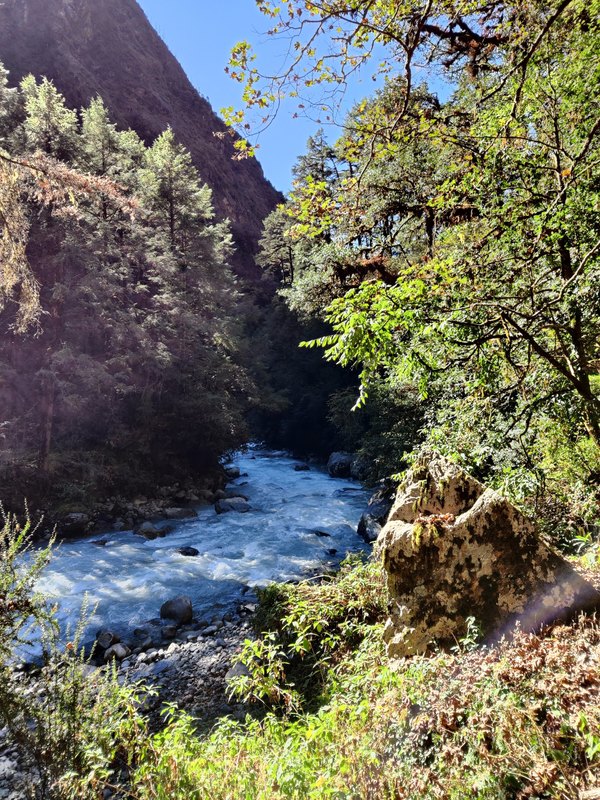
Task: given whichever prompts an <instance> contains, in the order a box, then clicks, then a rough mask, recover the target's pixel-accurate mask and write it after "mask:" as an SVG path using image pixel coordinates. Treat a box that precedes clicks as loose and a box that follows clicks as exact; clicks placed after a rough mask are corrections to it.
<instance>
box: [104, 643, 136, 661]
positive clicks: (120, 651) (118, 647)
mask: <svg viewBox="0 0 600 800" xmlns="http://www.w3.org/2000/svg"><path fill="white" fill-rule="evenodd" d="M129 655H131V650H130V649H129V648H128V647H127V645H126V644H113V645H112V647H109V648H108V650H107V651H106V652H105V653H104V660H105V661H110V660H111V659H113V658H114V659H116V660H117V661H123V659H124V658H127V656H129Z"/></svg>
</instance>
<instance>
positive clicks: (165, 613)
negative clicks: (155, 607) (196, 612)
mask: <svg viewBox="0 0 600 800" xmlns="http://www.w3.org/2000/svg"><path fill="white" fill-rule="evenodd" d="M160 616H161V617H162V619H172V620H174V621H175V622H176V623H177V624H178V625H183V624H184V623H186V622H191V620H192V616H193V611H192V601H191V600H190V598H189V597H186V596H185V595H180V596H179V597H174V598H173V599H172V600H167V602H166V603H163V604H162V606H161V607H160Z"/></svg>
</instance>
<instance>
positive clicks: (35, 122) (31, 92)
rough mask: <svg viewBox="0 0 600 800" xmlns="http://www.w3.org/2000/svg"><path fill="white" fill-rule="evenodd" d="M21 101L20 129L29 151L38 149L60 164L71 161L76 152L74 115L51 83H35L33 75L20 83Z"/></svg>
mask: <svg viewBox="0 0 600 800" xmlns="http://www.w3.org/2000/svg"><path fill="white" fill-rule="evenodd" d="M21 92H22V94H23V97H24V100H25V115H26V116H25V122H24V129H25V134H26V137H27V144H28V146H29V148H30V149H31V150H41V151H42V152H43V153H46V154H47V155H49V156H53V157H54V158H57V159H59V160H61V161H67V162H69V161H71V159H72V158H73V157H74V156H75V154H76V150H77V114H76V112H75V111H72V110H71V109H69V108H67V106H66V104H65V99H64V97H63V96H62V94H61V93H60V92H59V91H58V90H57V89H56V87H55V86H54V84H53V83H52V81H49V80H48V79H47V78H43V79H42V81H41V82H40V83H39V84H38V83H37V82H36V80H35V78H34V77H33V75H28V76H27V77H26V78H24V79H23V81H22V82H21Z"/></svg>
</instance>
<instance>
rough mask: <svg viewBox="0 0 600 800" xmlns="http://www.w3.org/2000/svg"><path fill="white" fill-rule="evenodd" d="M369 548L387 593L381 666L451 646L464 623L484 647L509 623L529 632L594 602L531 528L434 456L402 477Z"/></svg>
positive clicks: (592, 593)
mask: <svg viewBox="0 0 600 800" xmlns="http://www.w3.org/2000/svg"><path fill="white" fill-rule="evenodd" d="M376 547H377V550H378V551H379V553H380V554H381V557H382V560H383V564H384V567H385V569H386V572H387V580H388V588H389V592H390V618H389V619H388V622H387V625H386V628H385V632H384V637H385V640H386V643H387V649H388V655H389V656H390V657H395V658H397V657H403V656H409V655H413V654H416V653H422V652H424V651H426V650H427V648H428V647H429V646H430V645H431V644H432V643H433V642H437V643H438V644H441V645H447V644H452V643H455V642H456V641H457V640H458V639H460V638H461V637H462V636H464V635H465V633H466V631H467V626H468V623H467V620H468V619H469V618H473V617H474V618H475V619H476V621H477V623H478V625H479V626H480V628H481V630H482V632H483V634H484V635H485V636H486V638H487V639H488V640H493V639H495V638H500V637H501V636H502V635H504V634H505V633H507V632H508V631H509V630H510V629H511V628H512V627H514V625H515V624H516V623H518V624H519V625H520V627H521V628H522V629H523V630H534V629H537V628H539V627H541V626H542V625H543V624H545V623H549V622H553V621H556V620H563V619H566V618H569V617H572V616H573V615H575V614H576V613H577V612H578V611H581V610H584V609H591V608H595V607H598V608H600V594H599V593H598V592H597V591H596V590H595V589H594V588H593V587H592V586H591V585H590V584H589V583H587V582H586V581H585V580H584V579H583V578H582V577H581V576H580V575H579V574H578V573H577V572H576V571H575V570H574V569H573V567H572V566H571V565H570V564H569V563H568V562H567V561H566V560H565V559H564V558H562V557H561V556H560V555H558V554H557V553H556V552H555V551H554V550H553V549H552V548H551V547H550V546H549V545H548V544H547V543H546V542H544V541H543V539H542V538H541V537H540V536H539V535H538V534H537V532H536V529H535V525H534V524H533V522H531V520H529V519H528V518H527V517H525V516H524V515H523V514H522V513H521V512H520V511H519V510H518V509H517V508H515V506H513V505H512V504H511V503H510V502H509V501H508V500H507V499H506V498H504V497H502V495H500V494H498V493H497V492H495V491H493V490H491V489H487V488H486V487H485V486H483V485H482V484H481V483H479V481H477V480H475V478H473V477H471V476H470V475H468V474H467V473H466V472H464V471H463V470H462V469H461V468H460V467H458V466H457V465H456V464H453V463H452V462H450V461H448V460H447V459H445V458H443V457H442V456H439V455H431V454H430V455H429V456H427V457H423V458H422V460H421V461H420V462H419V463H417V464H416V465H415V467H414V468H413V469H412V470H410V471H409V473H408V474H407V476H406V479H405V481H404V483H403V484H402V485H401V486H400V488H399V490H398V493H397V495H396V500H395V503H394V505H393V507H392V510H391V512H390V515H389V517H388V522H387V524H386V525H385V527H384V528H383V529H382V531H381V533H380V535H379V538H378V540H377V545H376Z"/></svg>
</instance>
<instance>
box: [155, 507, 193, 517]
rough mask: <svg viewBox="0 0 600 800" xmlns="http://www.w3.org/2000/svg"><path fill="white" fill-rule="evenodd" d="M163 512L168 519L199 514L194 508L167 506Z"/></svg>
mask: <svg viewBox="0 0 600 800" xmlns="http://www.w3.org/2000/svg"><path fill="white" fill-rule="evenodd" d="M163 513H164V515H165V517H166V518H167V519H188V518H190V517H197V516H198V514H197V513H196V512H195V511H194V509H193V508H175V507H173V508H165V510H164V512H163Z"/></svg>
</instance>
